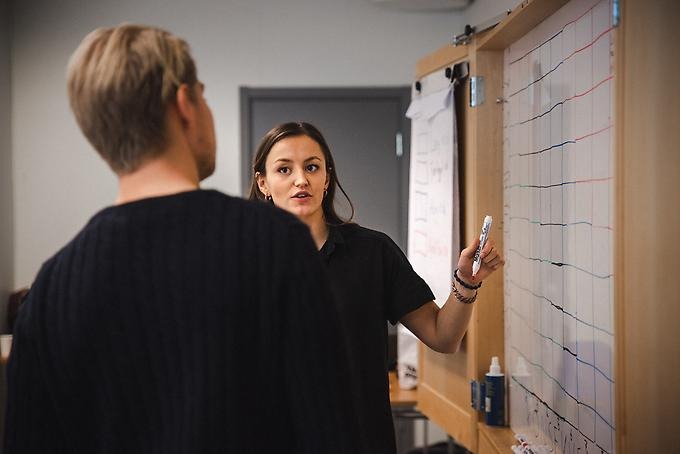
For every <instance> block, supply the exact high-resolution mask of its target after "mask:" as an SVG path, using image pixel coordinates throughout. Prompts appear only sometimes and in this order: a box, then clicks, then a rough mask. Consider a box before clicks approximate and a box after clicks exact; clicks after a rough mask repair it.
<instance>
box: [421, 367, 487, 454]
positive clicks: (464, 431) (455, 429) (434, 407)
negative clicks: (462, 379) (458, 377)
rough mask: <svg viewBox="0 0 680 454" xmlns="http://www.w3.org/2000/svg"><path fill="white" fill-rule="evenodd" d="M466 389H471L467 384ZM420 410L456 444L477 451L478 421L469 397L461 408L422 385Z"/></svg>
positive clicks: (429, 387) (430, 387)
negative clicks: (472, 410)
mask: <svg viewBox="0 0 680 454" xmlns="http://www.w3.org/2000/svg"><path fill="white" fill-rule="evenodd" d="M454 376H455V375H452V377H454ZM465 388H466V389H469V385H468V384H467V383H466V384H465ZM418 410H420V411H421V412H422V413H423V414H424V415H426V416H427V417H428V418H429V419H430V420H432V421H434V422H435V423H436V424H437V425H438V426H439V427H441V428H442V429H443V430H444V431H445V432H446V433H448V434H449V435H451V436H452V437H453V438H454V439H455V440H456V442H458V443H460V444H461V445H463V446H465V447H466V448H467V449H469V450H470V451H473V452H476V451H477V433H476V430H475V426H476V424H477V420H476V417H475V415H474V413H472V412H471V408H470V403H469V396H468V402H467V405H463V406H459V405H458V404H456V403H454V402H452V401H451V399H448V398H446V397H445V396H444V395H443V394H441V393H440V390H439V389H436V388H434V387H432V386H430V385H429V384H428V383H421V384H419V385H418Z"/></svg>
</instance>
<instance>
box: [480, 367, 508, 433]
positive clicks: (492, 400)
mask: <svg viewBox="0 0 680 454" xmlns="http://www.w3.org/2000/svg"><path fill="white" fill-rule="evenodd" d="M485 378H486V379H485V381H484V382H485V388H486V390H485V391H486V396H485V399H484V410H485V415H486V425H487V426H504V425H505V375H503V373H502V372H501V365H500V363H499V361H498V356H494V357H493V358H491V366H489V373H487V374H486V375H485Z"/></svg>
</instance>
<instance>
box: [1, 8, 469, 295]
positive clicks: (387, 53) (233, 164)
mask: <svg viewBox="0 0 680 454" xmlns="http://www.w3.org/2000/svg"><path fill="white" fill-rule="evenodd" d="M14 4H15V5H14V35H13V40H12V43H13V48H12V50H13V65H12V76H13V78H14V84H13V85H12V94H13V99H14V102H13V107H12V114H13V125H12V128H13V136H14V147H13V156H14V202H15V204H14V206H15V227H16V229H15V262H14V265H15V276H14V284H15V286H20V285H26V284H29V283H30V282H31V281H32V280H33V278H34V277H35V274H36V272H37V271H38V269H39V267H40V265H41V263H42V262H43V261H44V260H45V259H47V258H48V257H49V256H50V255H52V254H54V253H55V252H56V251H57V250H58V248H59V247H61V245H63V244H64V243H65V242H67V241H68V240H69V239H70V238H71V237H72V236H73V235H74V234H75V233H76V232H77V231H78V230H79V229H80V228H81V227H82V226H83V224H84V223H85V222H86V221H87V219H89V217H90V216H91V215H92V214H94V212H96V211H97V210H98V209H100V208H102V207H104V206H106V205H108V204H110V203H111V201H112V200H113V199H114V197H115V191H116V185H115V179H114V177H113V175H112V174H111V173H110V172H109V171H108V168H107V167H106V166H105V164H104V163H103V162H101V161H100V159H99V158H98V156H97V155H96V153H95V152H94V151H92V150H91V148H90V147H89V145H88V144H87V142H86V141H85V139H84V138H83V137H82V136H81V134H80V132H79V130H78V128H77V125H76V123H75V121H74V119H73V117H72V115H71V113H70V111H69V108H68V103H67V99H66V89H65V76H64V73H65V69H64V68H65V66H66V63H67V60H68V58H69V55H70V54H71V52H72V51H73V50H74V49H75V47H76V46H77V44H78V43H79V41H80V40H81V39H82V37H83V36H84V35H85V34H86V33H87V32H89V31H90V30H92V29H94V28H96V27H98V26H108V25H115V24H118V23H120V22H122V21H130V22H142V23H149V24H153V25H158V26H162V27H165V28H167V29H169V30H171V31H172V32H174V33H176V34H178V35H179V36H182V37H184V38H186V39H187V41H188V42H189V43H190V44H191V46H192V49H193V53H194V56H195V58H196V60H197V64H198V69H199V77H200V78H202V79H203V81H204V82H205V83H206V86H207V91H206V94H207V97H208V101H209V103H210V104H211V106H212V108H213V113H214V116H215V123H216V131H217V138H218V164H217V165H218V169H217V171H216V173H215V175H214V176H213V177H211V178H210V179H208V180H207V181H206V183H205V185H204V186H206V187H215V188H218V189H220V190H222V191H225V192H227V193H231V194H238V192H239V188H240V181H239V178H240V177H239V169H240V167H239V164H240V161H239V137H238V134H239V116H238V115H239V104H238V87H239V86H240V85H250V86H279V87H280V86H357V85H362V86H378V85H383V86H384V85H403V84H409V83H411V82H412V75H413V73H414V68H415V63H416V61H417V60H418V59H419V58H420V57H422V56H423V55H424V54H426V53H428V52H430V51H432V50H434V49H437V48H439V47H441V46H442V45H444V44H445V43H447V42H449V41H450V37H451V36H452V35H453V34H454V33H457V32H458V31H459V30H461V29H462V27H463V25H464V21H463V19H462V16H461V14H460V13H413V12H404V11H397V10H390V9H384V8H381V7H379V6H375V5H372V4H370V3H369V2H368V0H286V1H278V0H231V1H226V0H194V1H191V2H190V1H186V0H185V1H180V0H168V1H160V0H120V1H115V2H111V1H104V0H92V1H86V0H65V1H59V2H54V1H52V0H34V1H28V2H25V1H19V0H16V1H15V2H14Z"/></svg>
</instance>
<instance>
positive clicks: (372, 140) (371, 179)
mask: <svg viewBox="0 0 680 454" xmlns="http://www.w3.org/2000/svg"><path fill="white" fill-rule="evenodd" d="M410 97H411V92H410V88H409V87H397V88H347V89H344V88H340V89H300V88H294V89H268V88H247V87H243V88H241V127H242V129H241V146H242V163H243V164H242V182H243V184H242V188H243V194H244V195H246V194H247V191H248V188H249V184H250V181H251V178H252V160H253V155H254V153H255V149H256V147H257V145H258V143H259V141H260V138H261V137H262V136H263V135H264V134H265V133H266V132H267V131H269V130H270V129H271V128H272V127H274V126H275V125H277V124H279V123H284V122H287V121H306V122H309V123H312V124H313V125H315V126H316V127H318V128H319V130H320V131H321V132H322V133H323V135H324V136H325V137H326V140H327V141H328V144H329V146H330V148H331V152H332V153H333V156H334V158H335V165H336V167H337V172H338V177H339V179H340V182H341V183H342V186H343V187H344V188H345V191H346V192H347V194H348V195H349V197H350V198H351V199H352V203H353V204H354V208H355V221H356V222H358V223H359V224H361V225H363V226H365V227H368V228H373V229H376V230H380V231H382V232H385V233H386V234H388V235H389V236H390V237H391V238H392V239H393V240H394V241H395V242H396V243H397V244H398V245H399V246H400V247H401V248H402V250H403V251H404V252H406V245H407V244H408V243H407V238H406V235H407V215H408V213H407V206H408V205H407V198H408V162H409V153H408V151H409V143H410V140H409V133H410V129H411V125H410V122H409V121H408V120H407V119H406V118H405V117H404V113H405V112H406V108H407V107H408V102H409V100H410ZM336 200H337V201H338V202H340V203H339V207H340V208H341V209H340V213H341V214H342V213H346V211H343V210H342V208H343V207H344V206H345V205H343V203H342V202H343V201H344V198H343V197H342V195H341V194H340V195H339V196H338V195H336Z"/></svg>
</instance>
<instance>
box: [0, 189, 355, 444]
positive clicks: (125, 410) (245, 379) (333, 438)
mask: <svg viewBox="0 0 680 454" xmlns="http://www.w3.org/2000/svg"><path fill="white" fill-rule="evenodd" d="M323 268H324V267H323V266H322V265H321V262H320V260H319V257H318V254H317V252H316V250H315V248H314V245H313V243H312V240H311V238H310V236H309V233H308V231H307V229H306V227H305V226H304V225H303V224H301V223H300V222H298V221H297V220H295V219H294V218H293V217H292V216H290V215H288V214H286V213H283V212H282V211H279V210H276V209H274V208H272V207H269V206H267V205H266V204H254V203H251V202H246V201H243V200H240V199H235V198H231V197H228V196H225V195H223V194H221V193H219V192H216V191H202V190H200V191H192V192H186V193H181V194H177V195H172V196H165V197H156V198H150V199H145V200H140V201H136V202H132V203H128V204H124V205H120V206H114V207H109V208H106V209H104V210H103V211H101V212H100V213H98V214H97V215H95V216H94V217H93V218H92V219H91V220H90V222H89V223H88V224H87V225H86V226H85V228H84V229H83V230H82V231H81V232H80V233H78V235H77V236H76V237H75V238H74V239H73V240H72V241H71V242H70V243H68V245H66V246H65V247H64V248H63V249H62V250H61V251H60V252H58V253H57V254H56V255H55V256H54V257H53V258H51V259H50V260H49V261H47V262H46V263H45V264H44V265H43V267H42V269H41V270H40V273H39V274H38V277H37V278H36V280H35V283H34V285H33V286H32V289H31V291H30V293H29V296H28V299H27V300H26V302H25V304H24V305H23V308H22V310H21V312H20V315H19V318H18V321H17V324H16V327H15V336H14V345H13V351H12V354H11V358H10V362H9V368H8V406H7V421H6V432H5V454H15V453H41V454H44V453H112V454H113V453H115V454H132V453H140V454H141V453H144V454H152V453H158V454H161V453H162V454H170V453H250V452H252V453H267V452H304V453H333V452H337V453H350V452H360V451H361V449H360V448H359V447H357V446H356V444H355V438H356V430H355V428H354V427H353V425H354V424H355V423H354V422H353V417H352V415H353V411H352V408H351V403H350V402H351V401H352V399H351V398H350V396H349V395H348V392H349V391H346V387H345V386H344V385H343V382H344V377H343V373H344V371H345V367H346V364H347V362H346V361H347V360H346V354H345V352H344V350H343V349H342V347H341V345H342V341H341V335H340V331H339V327H338V321H337V313H336V306H335V304H334V303H332V301H331V299H330V297H329V292H328V289H327V285H326V277H325V275H324V274H323Z"/></svg>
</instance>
